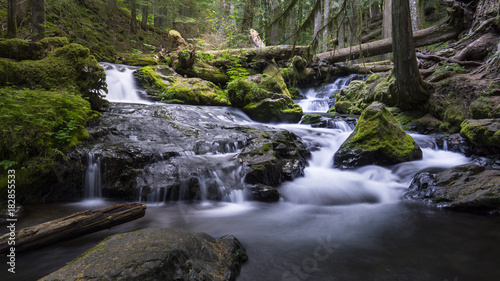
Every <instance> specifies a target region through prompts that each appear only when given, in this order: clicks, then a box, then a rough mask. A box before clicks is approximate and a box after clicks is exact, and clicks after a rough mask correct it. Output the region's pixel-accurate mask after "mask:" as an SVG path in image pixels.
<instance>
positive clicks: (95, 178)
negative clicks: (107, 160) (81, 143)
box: [83, 153, 102, 198]
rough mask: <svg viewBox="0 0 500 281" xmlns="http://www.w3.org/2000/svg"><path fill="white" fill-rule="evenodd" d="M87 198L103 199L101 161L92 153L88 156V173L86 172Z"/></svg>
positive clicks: (85, 191)
mask: <svg viewBox="0 0 500 281" xmlns="http://www.w3.org/2000/svg"><path fill="white" fill-rule="evenodd" d="M83 193H84V197H85V198H101V197H102V193H101V159H100V158H99V157H95V155H93V154H92V153H89V155H88V165H87V171H86V172H85V186H84V189H83Z"/></svg>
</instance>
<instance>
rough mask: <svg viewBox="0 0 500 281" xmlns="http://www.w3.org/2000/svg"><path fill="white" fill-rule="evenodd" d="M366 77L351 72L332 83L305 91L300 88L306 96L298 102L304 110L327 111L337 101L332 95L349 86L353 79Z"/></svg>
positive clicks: (311, 111)
mask: <svg viewBox="0 0 500 281" xmlns="http://www.w3.org/2000/svg"><path fill="white" fill-rule="evenodd" d="M365 79H366V76H365V75H360V74H351V75H349V76H346V77H340V78H338V79H337V80H335V82H333V83H331V84H328V85H325V86H321V87H317V88H311V89H308V90H306V91H305V93H304V91H303V90H299V91H301V93H302V94H303V95H304V96H305V97H306V98H305V99H302V100H299V101H298V104H299V105H300V106H301V107H302V110H303V111H304V112H310V113H313V112H317V113H324V112H327V111H328V109H330V108H331V107H332V106H333V105H334V102H335V101H334V99H332V96H333V95H334V94H335V93H336V92H338V91H340V90H341V89H343V88H345V87H347V86H348V85H349V83H351V82H352V81H353V80H365Z"/></svg>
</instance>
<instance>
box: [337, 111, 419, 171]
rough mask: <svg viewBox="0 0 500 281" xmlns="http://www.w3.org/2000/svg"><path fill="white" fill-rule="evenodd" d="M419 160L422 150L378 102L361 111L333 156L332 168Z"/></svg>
mask: <svg viewBox="0 0 500 281" xmlns="http://www.w3.org/2000/svg"><path fill="white" fill-rule="evenodd" d="M419 159H422V150H421V149H420V147H419V146H418V145H417V144H416V143H415V141H414V140H413V138H412V137H411V136H410V135H408V134H407V133H405V132H404V131H403V129H402V128H401V126H400V125H399V124H398V122H397V120H396V119H395V118H394V116H392V114H391V113H390V112H389V111H388V110H387V108H386V107H385V106H383V105H382V104H380V103H373V104H371V105H370V106H369V107H368V108H366V109H365V111H363V113H362V114H361V116H360V118H359V121H358V124H357V125H356V128H355V129H354V132H353V133H352V134H351V135H350V136H349V138H348V139H347V140H346V141H345V142H344V143H343V144H342V146H341V147H340V148H339V150H338V151H337V152H336V153H335V156H334V165H335V167H341V168H353V167H358V166H364V165H393V164H397V163H401V162H406V161H411V160H419Z"/></svg>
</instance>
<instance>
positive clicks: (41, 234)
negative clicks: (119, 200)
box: [0, 203, 146, 253]
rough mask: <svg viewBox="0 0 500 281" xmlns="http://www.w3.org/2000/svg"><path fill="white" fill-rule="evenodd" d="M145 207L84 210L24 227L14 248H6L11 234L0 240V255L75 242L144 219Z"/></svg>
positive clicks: (136, 205) (18, 232) (137, 205)
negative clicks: (64, 242)
mask: <svg viewBox="0 0 500 281" xmlns="http://www.w3.org/2000/svg"><path fill="white" fill-rule="evenodd" d="M145 213H146V205H144V204H141V203H132V204H118V205H114V206H111V207H108V208H105V209H102V210H97V211H93V210H87V211H83V212H79V213H76V214H73V215H70V216H67V217H63V218H60V219H56V220H53V221H49V222H45V223H42V224H39V225H35V226H31V227H26V228H23V229H21V230H18V231H16V232H15V245H9V244H8V241H9V238H10V233H7V234H5V235H3V236H1V237H0V253H3V252H7V251H9V250H10V248H11V247H15V250H16V252H19V251H26V250H29V249H34V248H38V247H41V246H45V245H49V244H52V243H56V242H59V241H64V240H69V239H73V238H77V237H80V236H83V235H86V234H89V233H93V232H97V231H99V230H103V229H106V228H110V227H112V226H115V225H119V224H122V223H125V222H128V221H132V220H135V219H138V218H140V217H143V216H144V214H145Z"/></svg>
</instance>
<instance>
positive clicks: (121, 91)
mask: <svg viewBox="0 0 500 281" xmlns="http://www.w3.org/2000/svg"><path fill="white" fill-rule="evenodd" d="M100 65H101V66H102V67H104V72H105V73H106V83H107V84H108V93H107V94H106V99H107V100H108V101H110V102H122V103H143V104H149V103H152V102H151V101H149V100H148V99H146V98H144V97H143V96H144V90H141V89H139V88H138V87H137V84H136V82H135V77H134V75H133V73H134V71H136V70H137V69H138V67H134V66H128V65H122V64H111V63H105V62H102V63H100Z"/></svg>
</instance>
